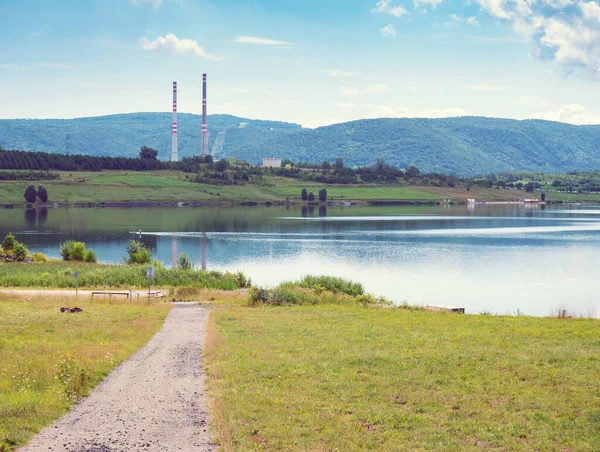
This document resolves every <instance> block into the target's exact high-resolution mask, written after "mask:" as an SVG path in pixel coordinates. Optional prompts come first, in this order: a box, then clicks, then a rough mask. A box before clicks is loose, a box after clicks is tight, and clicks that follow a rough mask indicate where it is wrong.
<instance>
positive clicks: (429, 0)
mask: <svg viewBox="0 0 600 452" xmlns="http://www.w3.org/2000/svg"><path fill="white" fill-rule="evenodd" d="M443 1H444V0H415V1H414V3H415V8H418V7H419V6H431V7H433V8H435V7H436V6H437V5H439V4H440V3H442V2H443Z"/></svg>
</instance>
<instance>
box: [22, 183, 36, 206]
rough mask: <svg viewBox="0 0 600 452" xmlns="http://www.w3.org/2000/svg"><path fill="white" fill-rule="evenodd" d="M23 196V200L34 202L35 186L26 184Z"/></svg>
mask: <svg viewBox="0 0 600 452" xmlns="http://www.w3.org/2000/svg"><path fill="white" fill-rule="evenodd" d="M23 196H25V200H26V201H27V202H31V203H33V202H35V200H36V199H37V191H36V189H35V187H34V186H33V185H28V186H27V188H26V189H25V193H23Z"/></svg>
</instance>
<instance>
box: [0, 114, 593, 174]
mask: <svg viewBox="0 0 600 452" xmlns="http://www.w3.org/2000/svg"><path fill="white" fill-rule="evenodd" d="M170 124H171V115H170V114H168V113H133V114H123V115H111V116H102V117H94V118H80V119H72V120H26V119H17V120H0V145H1V146H2V147H3V148H4V149H11V150H12V149H14V150H23V151H29V152H31V151H38V152H47V153H61V154H69V155H74V154H82V155H91V156H97V157H130V158H131V157H137V155H138V152H139V148H140V146H142V145H147V146H150V147H153V148H155V149H157V150H158V158H159V160H162V161H166V160H168V159H169V158H170V153H171V135H170ZM209 129H210V138H209V150H210V151H211V153H212V154H213V156H214V158H215V160H217V159H221V158H228V157H235V158H236V159H238V160H245V161H247V162H249V163H251V164H253V165H256V164H259V163H260V162H261V161H262V158H264V157H280V158H283V159H291V160H292V161H294V162H299V161H300V162H310V163H319V164H321V163H322V162H323V161H329V162H332V163H333V162H334V161H335V159H336V158H343V159H344V162H345V163H346V166H348V167H359V166H365V165H372V164H373V163H374V161H375V160H376V159H377V158H381V159H383V160H385V162H386V163H388V164H390V165H393V166H395V167H397V168H407V167H408V166H410V165H414V166H416V167H417V168H419V169H420V170H421V171H423V172H427V173H432V172H435V173H444V174H455V175H458V176H473V175H477V174H489V173H498V172H502V171H510V172H518V171H531V172H544V173H565V172H569V171H586V170H593V169H598V168H600V149H599V146H598V143H600V126H574V125H570V124H564V123H558V122H549V121H540V120H524V121H518V120H512V119H496V118H482V117H462V118H443V119H423V118H420V119H405V118H402V119H369V120H359V121H353V122H347V123H342V124H335V125H331V126H326V127H320V128H317V129H303V128H302V127H301V126H299V125H297V124H289V123H284V122H276V121H256V120H250V119H245V118H239V117H235V116H230V115H213V116H210V117H209ZM179 149H180V157H181V158H186V157H188V158H189V157H193V156H195V155H198V154H199V151H200V116H197V115H191V114H180V115H179Z"/></svg>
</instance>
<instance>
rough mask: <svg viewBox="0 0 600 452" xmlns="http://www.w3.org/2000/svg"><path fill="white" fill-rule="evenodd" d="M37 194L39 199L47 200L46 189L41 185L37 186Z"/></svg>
mask: <svg viewBox="0 0 600 452" xmlns="http://www.w3.org/2000/svg"><path fill="white" fill-rule="evenodd" d="M37 195H38V197H39V198H40V201H42V202H48V190H46V187H44V186H43V185H40V186H39V188H38V192H37Z"/></svg>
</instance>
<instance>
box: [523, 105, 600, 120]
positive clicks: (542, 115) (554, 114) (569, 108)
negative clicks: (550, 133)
mask: <svg viewBox="0 0 600 452" xmlns="http://www.w3.org/2000/svg"><path fill="white" fill-rule="evenodd" d="M529 118H530V119H545V120H547V121H559V122H568V123H570V124H577V125H584V124H600V115H595V114H593V113H590V112H588V111H587V110H586V109H585V107H584V106H583V105H579V104H569V105H563V106H562V107H560V108H559V109H558V110H556V111H546V112H537V113H533V114H532V115H531V116H529Z"/></svg>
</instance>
